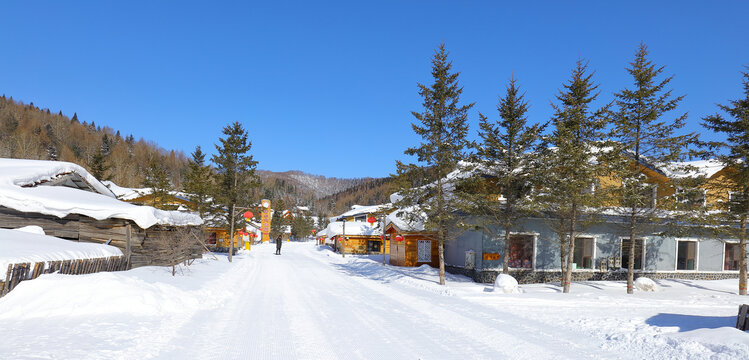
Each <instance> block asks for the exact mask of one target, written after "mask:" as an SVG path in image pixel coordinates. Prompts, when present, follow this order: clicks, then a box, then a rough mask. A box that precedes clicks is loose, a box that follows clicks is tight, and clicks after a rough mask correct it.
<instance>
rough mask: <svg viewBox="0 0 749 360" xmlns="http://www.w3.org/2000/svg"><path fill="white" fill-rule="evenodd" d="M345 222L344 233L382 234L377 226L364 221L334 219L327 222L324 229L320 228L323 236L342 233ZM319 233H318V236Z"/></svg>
mask: <svg viewBox="0 0 749 360" xmlns="http://www.w3.org/2000/svg"><path fill="white" fill-rule="evenodd" d="M344 222H345V223H346V233H345V235H368V236H379V235H382V230H381V229H380V227H379V226H372V225H369V223H367V222H364V221H334V222H331V223H330V224H328V227H327V228H325V230H322V231H321V233H323V234H324V235H325V236H329V237H333V236H337V235H342V234H344V232H343V223H344ZM319 235H320V234H319V233H318V236H319Z"/></svg>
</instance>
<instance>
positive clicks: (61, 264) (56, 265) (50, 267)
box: [0, 256, 128, 297]
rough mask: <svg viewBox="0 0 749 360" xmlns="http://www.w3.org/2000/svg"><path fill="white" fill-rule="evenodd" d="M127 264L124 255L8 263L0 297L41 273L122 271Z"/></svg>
mask: <svg viewBox="0 0 749 360" xmlns="http://www.w3.org/2000/svg"><path fill="white" fill-rule="evenodd" d="M127 266H128V264H127V257H125V256H110V257H106V258H95V259H78V260H59V261H42V262H37V263H20V264H10V265H8V271H7V272H6V273H5V281H2V280H1V279H0V297H3V296H5V294H7V293H8V292H10V291H11V290H13V288H15V287H16V286H18V283H20V282H21V281H24V280H32V279H36V278H38V277H39V275H41V274H51V273H54V272H59V273H60V274H67V275H82V274H91V273H96V272H101V271H122V270H127Z"/></svg>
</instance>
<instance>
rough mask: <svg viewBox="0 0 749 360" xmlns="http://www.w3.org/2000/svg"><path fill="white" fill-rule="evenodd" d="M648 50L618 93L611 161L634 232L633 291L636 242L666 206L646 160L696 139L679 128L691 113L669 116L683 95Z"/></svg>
mask: <svg viewBox="0 0 749 360" xmlns="http://www.w3.org/2000/svg"><path fill="white" fill-rule="evenodd" d="M647 55H648V51H647V47H646V46H645V45H644V44H640V46H639V48H638V50H637V53H636V54H635V61H634V62H632V63H630V66H631V67H630V68H628V69H627V71H628V72H629V74H630V75H632V77H633V80H634V87H633V88H632V89H626V88H625V89H624V90H622V91H620V92H618V93H616V94H614V96H615V97H616V106H617V108H618V109H617V110H616V111H615V112H614V118H613V123H614V128H613V131H612V136H611V137H612V139H614V140H616V143H615V146H614V152H613V155H615V158H614V159H613V161H612V162H611V163H612V164H613V165H614V166H612V169H614V174H615V177H616V178H617V179H619V180H620V181H621V186H618V187H616V188H614V189H612V193H613V195H614V197H615V199H616V200H618V201H617V203H618V204H619V207H618V209H619V213H620V215H621V216H623V217H625V218H626V230H627V232H628V235H629V244H630V246H629V247H628V250H629V254H628V259H629V261H628V267H627V294H632V293H633V289H634V287H633V286H634V265H635V264H634V263H635V261H634V260H635V248H636V246H635V244H636V242H637V239H638V237H640V236H641V234H642V231H643V229H644V227H647V226H649V225H650V224H651V223H652V221H653V220H654V217H655V216H656V215H657V209H658V208H659V207H661V206H659V201H658V198H659V196H658V195H657V194H658V190H659V189H658V184H655V183H651V182H650V181H649V180H648V177H646V176H645V171H646V170H647V167H646V166H644V165H642V164H643V163H644V164H647V163H649V164H654V165H658V166H662V165H664V164H667V163H668V162H673V161H679V160H682V159H683V157H684V151H683V150H684V149H686V147H687V145H689V144H690V143H692V142H693V141H694V140H695V137H694V135H693V134H687V135H676V134H675V133H676V131H677V130H679V129H681V128H682V127H683V126H684V121H685V120H686V118H687V114H686V113H684V114H681V115H678V116H677V117H676V118H675V119H664V115H665V114H666V113H668V112H670V111H673V110H675V109H676V107H677V106H678V104H679V102H681V100H682V98H683V96H676V97H673V96H672V95H671V90H666V86H667V85H668V83H669V82H670V81H671V79H672V78H673V76H670V77H667V78H665V79H662V80H657V79H656V77H657V76H658V75H660V74H661V73H663V69H664V68H663V67H656V66H655V65H654V64H653V63H652V62H651V61H650V60H648V59H647ZM662 190H663V189H661V191H662ZM643 261H644V259H643ZM642 266H644V264H642Z"/></svg>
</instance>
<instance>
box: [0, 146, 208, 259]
mask: <svg viewBox="0 0 749 360" xmlns="http://www.w3.org/2000/svg"><path fill="white" fill-rule="evenodd" d="M200 224H202V219H200V217H198V216H197V215H194V214H190V213H184V212H177V211H163V210H158V209H155V208H152V207H147V206H137V205H133V204H129V203H126V202H123V201H120V200H117V199H116V198H115V195H114V194H113V193H112V192H111V191H110V190H109V189H108V188H107V187H106V186H105V185H104V184H102V183H101V182H99V181H98V180H97V179H96V178H94V177H93V176H92V175H91V174H89V173H88V172H87V171H86V170H85V169H83V168H82V167H80V166H78V165H75V164H72V163H67V162H56V161H40V160H17V159H0V228H18V227H23V226H29V225H36V226H40V227H42V229H43V230H44V232H45V233H46V234H48V235H51V236H55V237H59V238H63V239H67V240H73V241H84V242H96V243H105V244H109V245H113V246H116V247H118V248H120V249H121V250H122V252H123V253H124V254H125V256H126V257H127V259H128V263H129V266H130V267H138V266H145V265H166V264H168V262H169V261H170V258H172V257H173V256H174V253H173V247H172V246H170V245H169V244H170V241H173V240H174V239H175V236H179V237H182V238H185V239H187V238H190V237H193V236H195V237H197V238H200V237H201V236H200V235H198V234H197V232H199V231H200V229H199V227H198V225H200ZM202 252H203V245H202V244H200V243H199V241H195V242H194V244H193V242H189V244H185V250H184V253H185V254H186V255H185V258H186V257H199V256H201V254H202Z"/></svg>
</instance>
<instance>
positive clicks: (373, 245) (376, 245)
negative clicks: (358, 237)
mask: <svg viewBox="0 0 749 360" xmlns="http://www.w3.org/2000/svg"><path fill="white" fill-rule="evenodd" d="M380 245H381V243H380V242H379V241H374V240H369V241H367V251H369V252H380V251H381V250H380Z"/></svg>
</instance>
